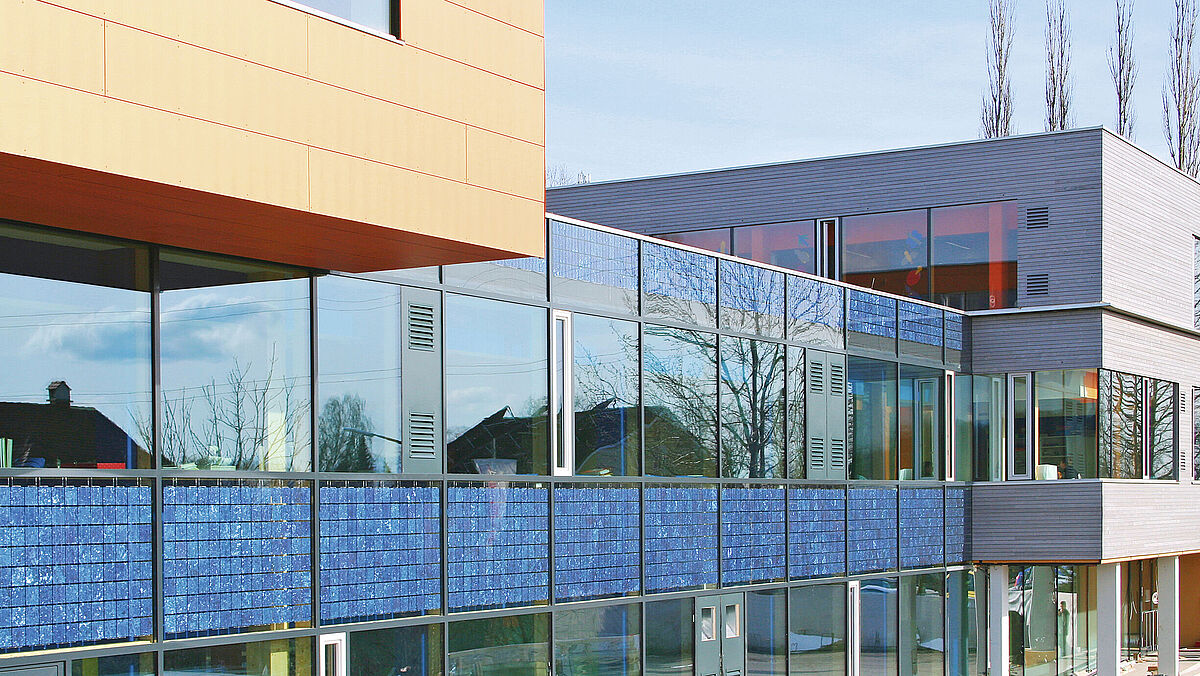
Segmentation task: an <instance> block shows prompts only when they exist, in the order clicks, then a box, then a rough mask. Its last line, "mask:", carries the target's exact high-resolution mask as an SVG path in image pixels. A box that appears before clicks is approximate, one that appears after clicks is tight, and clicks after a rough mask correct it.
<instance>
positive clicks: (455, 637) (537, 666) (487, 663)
mask: <svg viewBox="0 0 1200 676" xmlns="http://www.w3.org/2000/svg"><path fill="white" fill-rule="evenodd" d="M448 633H449V636H448V640H449V642H450V645H449V651H448V652H449V662H448V664H447V666H448V667H449V673H451V674H497V676H500V675H503V676H546V675H547V674H549V673H550V647H549V639H550V616H549V615H547V614H544V613H539V614H537V615H511V616H508V617H496V618H488V619H483V620H467V621H465V622H451V623H450V629H449V631H448Z"/></svg>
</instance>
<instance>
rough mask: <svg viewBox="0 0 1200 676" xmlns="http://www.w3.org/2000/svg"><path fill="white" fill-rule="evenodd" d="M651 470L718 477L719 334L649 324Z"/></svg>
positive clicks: (647, 400) (647, 375)
mask: <svg viewBox="0 0 1200 676" xmlns="http://www.w3.org/2000/svg"><path fill="white" fill-rule="evenodd" d="M644 344H645V348H644V356H643V358H642V360H643V370H644V372H643V375H642V377H643V379H644V387H645V410H646V424H645V430H644V432H643V434H644V435H645V439H646V442H645V443H646V474H648V475H654V476H703V477H715V476H716V475H717V454H716V445H717V439H716V437H717V433H716V431H717V406H716V401H717V337H716V336H715V335H713V334H711V333H704V332H702V331H693V330H691V329H676V328H671V327H666V326H652V325H647V326H646V327H645V338H644Z"/></svg>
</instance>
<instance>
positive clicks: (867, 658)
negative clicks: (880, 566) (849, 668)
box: [859, 578, 899, 676]
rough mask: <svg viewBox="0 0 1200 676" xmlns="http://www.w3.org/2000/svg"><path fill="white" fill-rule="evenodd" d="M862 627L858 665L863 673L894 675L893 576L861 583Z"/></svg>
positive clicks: (894, 609)
mask: <svg viewBox="0 0 1200 676" xmlns="http://www.w3.org/2000/svg"><path fill="white" fill-rule="evenodd" d="M859 589H860V607H861V620H860V626H861V627H862V630H861V636H860V637H859V650H860V651H861V652H860V653H859V664H860V665H861V667H862V673H863V674H871V675H872V676H895V674H896V669H897V666H898V662H897V646H898V644H899V641H898V638H899V636H898V628H897V622H896V578H876V579H870V580H863V581H862V584H861V586H860V588H859Z"/></svg>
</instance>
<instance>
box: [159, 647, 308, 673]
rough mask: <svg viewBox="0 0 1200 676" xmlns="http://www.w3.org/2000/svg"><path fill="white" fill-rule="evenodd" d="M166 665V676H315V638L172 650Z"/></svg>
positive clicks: (165, 662) (165, 655)
mask: <svg viewBox="0 0 1200 676" xmlns="http://www.w3.org/2000/svg"><path fill="white" fill-rule="evenodd" d="M163 668H164V671H163V673H164V674H165V676H191V675H192V674H219V675H220V676H229V675H232V674H254V675H255V676H312V674H313V673H314V671H315V669H314V668H313V643H312V639H311V638H295V639H277V640H274V641H259V642H257V643H234V644H230V645H218V646H210V647H207V648H193V649H190V650H168V651H167V652H165V653H163Z"/></svg>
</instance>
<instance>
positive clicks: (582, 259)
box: [550, 221, 638, 314]
mask: <svg viewBox="0 0 1200 676" xmlns="http://www.w3.org/2000/svg"><path fill="white" fill-rule="evenodd" d="M550 252H551V253H550V261H551V265H552V266H553V267H552V269H551V272H552V273H553V280H552V281H551V285H552V287H553V288H552V293H553V294H554V300H555V302H559V303H561V302H567V303H570V304H578V305H582V306H585V307H589V308H599V309H605V310H613V311H615V312H622V313H627V314H637V312H638V240H636V239H633V238H632V237H622V236H621V235H617V234H613V233H611V232H602V231H600V230H592V229H590V228H584V227H581V226H578V225H569V224H567V223H559V222H558V221H551V222H550Z"/></svg>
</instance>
